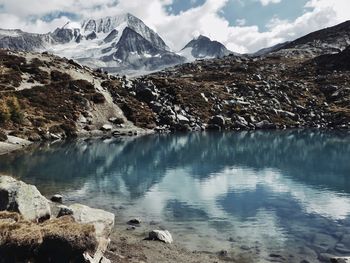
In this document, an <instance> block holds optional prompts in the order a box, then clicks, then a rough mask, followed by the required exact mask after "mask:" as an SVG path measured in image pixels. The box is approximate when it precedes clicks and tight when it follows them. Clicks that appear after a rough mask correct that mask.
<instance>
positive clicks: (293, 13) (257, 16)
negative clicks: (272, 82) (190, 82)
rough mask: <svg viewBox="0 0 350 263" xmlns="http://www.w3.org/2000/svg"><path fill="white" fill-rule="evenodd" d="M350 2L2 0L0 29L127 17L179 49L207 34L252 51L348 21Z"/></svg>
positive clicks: (46, 29)
mask: <svg viewBox="0 0 350 263" xmlns="http://www.w3.org/2000/svg"><path fill="white" fill-rule="evenodd" d="M349 9H350V0H0V27H1V28H6V29H22V30H23V31H27V32H35V33H47V32H49V31H53V30H54V29H55V28H57V27H62V26H63V25H65V24H66V23H67V22H68V21H70V22H71V25H73V26H76V27H79V25H80V21H82V20H84V19H87V18H101V17H105V16H107V15H109V16H113V15H120V14H123V13H131V14H133V15H135V16H137V17H139V18H140V19H142V20H143V21H144V22H145V23H146V24H147V25H148V26H149V27H151V28H152V29H153V30H155V31H156V32H157V33H158V34H159V35H160V36H161V37H162V38H163V39H164V41H165V42H166V43H167V44H168V46H169V47H170V48H171V49H172V50H174V51H178V50H180V49H182V48H183V47H184V46H185V45H186V44H187V43H188V42H189V41H190V40H191V39H193V38H194V37H197V36H198V35H200V34H201V35H205V36H208V37H210V38H211V39H213V40H217V41H220V42H222V43H223V44H225V45H226V47H227V48H228V49H230V50H232V51H234V52H239V53H250V52H255V51H257V50H259V49H261V48H265V47H269V46H273V45H275V44H278V43H282V42H285V41H289V40H293V39H296V38H298V37H301V36H303V35H305V34H308V33H310V32H313V31H315V30H318V29H322V28H325V27H328V26H333V25H336V24H339V23H341V22H344V21H346V20H350V12H348V10H349Z"/></svg>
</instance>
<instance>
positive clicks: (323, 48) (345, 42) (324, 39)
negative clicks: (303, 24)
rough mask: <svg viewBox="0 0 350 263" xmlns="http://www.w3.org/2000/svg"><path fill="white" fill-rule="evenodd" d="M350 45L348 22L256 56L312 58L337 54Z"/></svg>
mask: <svg viewBox="0 0 350 263" xmlns="http://www.w3.org/2000/svg"><path fill="white" fill-rule="evenodd" d="M349 45H350V21H346V22H344V23H341V24H339V25H336V26H333V27H329V28H325V29H321V30H318V31H316V32H312V33H310V34H308V35H306V36H303V37H301V38H298V39H296V40H294V41H291V42H287V43H284V44H280V45H277V46H275V47H273V48H270V49H264V50H261V51H258V52H257V53H256V54H258V55H265V54H277V55H280V56H288V57H295V56H299V57H314V56H319V55H324V54H330V53H338V52H339V51H342V50H344V49H345V48H346V47H347V46H349Z"/></svg>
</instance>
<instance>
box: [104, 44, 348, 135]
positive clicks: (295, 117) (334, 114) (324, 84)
mask: <svg viewBox="0 0 350 263" xmlns="http://www.w3.org/2000/svg"><path fill="white" fill-rule="evenodd" d="M347 54H348V50H345V51H343V52H341V53H338V54H336V55H329V56H330V57H331V58H334V60H333V64H332V68H329V61H330V58H329V57H317V58H314V59H305V58H300V57H296V58H286V57H284V56H278V57H277V55H275V56H273V57H260V58H244V57H241V58H240V57H235V56H230V57H225V58H222V59H213V60H204V61H196V62H193V63H190V64H185V65H180V66H176V67H174V68H171V69H168V70H164V71H162V72H158V73H154V74H151V75H148V76H144V77H142V78H138V79H133V80H123V85H122V88H123V89H122V92H123V98H122V99H121V98H119V97H118V96H119V95H120V94H118V95H117V94H113V93H112V95H113V97H114V98H115V101H116V103H118V104H123V103H125V99H127V101H140V102H143V103H144V104H145V105H146V106H145V107H144V108H143V111H142V112H140V111H139V110H135V112H134V109H133V108H132V107H131V108H129V110H130V114H129V117H130V118H131V119H132V120H133V121H135V122H136V123H137V125H141V126H144V125H145V124H146V123H144V122H145V121H146V120H147V125H149V124H150V122H151V123H153V125H154V126H155V127H157V129H158V130H168V129H170V130H181V131H190V130H205V129H215V130H223V129H229V130H255V129H284V128H302V127H308V128H344V129H348V128H349V127H350V89H349V83H350V74H349V69H348V66H346V65H348V64H344V63H347V61H348V60H347V59H346V58H345V57H344V56H345V55H347ZM339 57H342V59H338V58H339ZM333 69H337V71H335V70H333ZM106 85H107V86H108V88H109V89H111V90H112V89H113V86H114V85H115V84H114V83H113V81H109V82H107V84H106ZM136 112H137V114H138V115H137V118H136V117H134V115H135V114H136ZM140 115H144V117H141V118H140Z"/></svg>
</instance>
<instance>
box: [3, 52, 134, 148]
mask: <svg viewBox="0 0 350 263" xmlns="http://www.w3.org/2000/svg"><path fill="white" fill-rule="evenodd" d="M109 78H110V76H108V75H106V74H105V73H101V72H98V71H93V70H91V69H89V68H87V67H82V66H80V65H79V64H77V63H75V62H74V61H72V60H68V59H63V58H59V57H56V56H53V55H48V54H46V53H43V54H39V53H28V52H13V51H8V50H0V83H1V84H0V101H1V103H0V127H1V128H2V130H3V132H1V134H4V133H6V134H7V135H14V136H18V137H21V138H24V139H29V140H31V141H39V140H44V139H48V140H50V139H60V138H66V137H75V136H78V135H87V136H90V135H101V134H103V131H104V132H112V131H113V132H118V131H119V132H121V133H123V132H126V131H130V130H132V131H136V130H135V128H136V127H135V126H134V125H133V124H132V123H130V122H128V121H127V119H126V118H125V116H124V114H123V112H122V111H121V110H120V108H119V107H118V106H117V105H115V104H114V103H113V100H112V98H111V96H110V94H109V92H107V91H106V90H105V89H104V88H103V87H102V86H101V83H102V82H104V81H106V80H108V79H109ZM4 131H6V132H4ZM2 137H3V138H2V139H3V140H4V139H5V137H4V136H2Z"/></svg>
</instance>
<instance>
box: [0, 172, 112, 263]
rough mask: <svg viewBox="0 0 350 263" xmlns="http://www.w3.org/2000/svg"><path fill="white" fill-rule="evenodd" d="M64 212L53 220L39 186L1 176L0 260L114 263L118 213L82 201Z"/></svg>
mask: <svg viewBox="0 0 350 263" xmlns="http://www.w3.org/2000/svg"><path fill="white" fill-rule="evenodd" d="M53 205H54V204H53ZM58 210H59V211H58V216H57V218H53V219H52V218H51V219H50V216H51V210H50V204H49V201H48V200H47V199H46V198H45V197H43V196H42V195H41V194H40V192H39V191H38V190H37V189H36V187H35V186H33V185H28V184H25V183H24V182H21V181H18V180H16V179H14V178H12V177H10V176H3V175H2V176H0V263H5V262H22V261H23V262H28V261H30V262H83V261H84V260H85V261H88V262H91V263H99V262H101V261H102V262H108V260H107V259H106V258H104V256H103V255H104V253H105V251H106V250H107V247H108V244H109V242H110V239H109V236H110V234H111V232H112V229H113V227H114V214H112V213H109V212H106V211H103V210H100V209H93V208H90V207H88V206H84V205H80V204H74V205H71V206H70V207H66V206H62V205H60V206H59V207H58ZM9 230H11V231H9ZM52 260H54V261H52Z"/></svg>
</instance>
